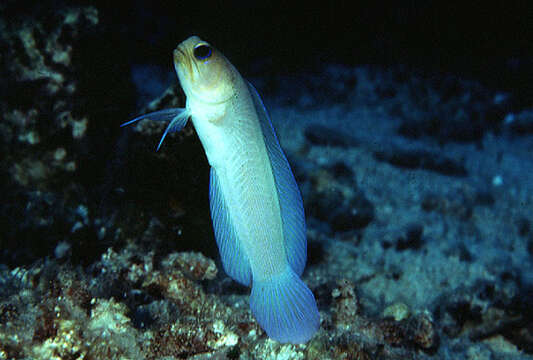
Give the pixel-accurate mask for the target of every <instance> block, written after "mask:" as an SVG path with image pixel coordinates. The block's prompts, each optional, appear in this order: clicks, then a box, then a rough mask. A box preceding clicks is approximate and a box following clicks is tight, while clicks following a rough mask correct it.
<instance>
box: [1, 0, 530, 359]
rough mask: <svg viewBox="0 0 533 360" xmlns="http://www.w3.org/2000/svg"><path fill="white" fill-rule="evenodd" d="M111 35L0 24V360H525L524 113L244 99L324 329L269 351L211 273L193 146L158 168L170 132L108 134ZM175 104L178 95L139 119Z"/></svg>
mask: <svg viewBox="0 0 533 360" xmlns="http://www.w3.org/2000/svg"><path fill="white" fill-rule="evenodd" d="M13 4H14V2H13V1H6V2H5V3H3V4H0V10H2V13H4V14H5V13H7V12H8V11H9V8H10V6H14V5H13ZM43 12H44V13H43ZM8 20H9V21H8ZM108 21H109V19H105V18H103V17H102V15H101V13H100V12H99V10H97V9H96V8H95V7H93V6H75V5H72V6H65V7H63V8H62V9H61V11H57V10H49V12H46V9H45V8H44V7H43V8H41V7H36V8H35V9H34V13H31V12H30V13H24V14H23V15H21V16H20V17H16V16H15V18H14V19H7V18H5V17H1V18H0V28H2V29H3V31H2V32H0V44H1V46H2V50H3V51H2V55H1V57H0V59H1V63H0V65H1V71H2V74H3V78H4V79H5V81H4V82H3V83H2V85H1V86H2V89H1V91H2V98H1V99H0V106H1V108H2V112H3V114H4V117H3V120H2V122H1V123H0V146H1V150H2V153H3V155H4V156H3V157H2V159H1V160H0V164H1V166H0V168H1V169H2V179H3V180H2V183H1V186H2V190H3V194H4V196H3V201H2V204H0V212H1V213H0V215H1V219H2V220H1V221H2V229H3V230H4V234H3V236H2V238H0V360H3V359H6V360H7V359H46V360H49V359H65V360H66V359H69V360H70V359H87V360H92V359H154V360H155V359H161V360H163V359H165V360H167V359H168V360H169V359H243V360H244V359H457V358H462V359H471V360H474V359H500V358H505V359H533V327H532V325H531V324H533V312H532V310H531V304H533V271H532V269H533V229H532V226H531V221H533V218H532V217H531V214H533V183H532V182H531V180H530V177H528V176H527V175H525V174H531V173H533V158H532V157H531V149H533V138H532V135H531V133H532V130H531V129H532V128H533V126H532V124H533V122H532V119H533V115H532V113H533V110H531V109H516V108H514V107H513V106H512V101H511V100H512V99H511V95H509V94H506V93H499V92H496V93H495V92H493V91H491V90H488V89H486V88H484V87H483V86H481V85H480V84H478V83H476V82H474V81H467V80H464V79H460V78H457V77H454V76H452V75H442V74H438V75H435V74H420V73H418V72H416V71H413V70H412V69H407V68H405V67H402V66H398V67H393V68H390V69H384V68H380V67H370V66H361V67H353V68H350V67H345V66H340V65H324V68H323V69H322V72H321V73H318V74H317V73H314V74H305V73H304V74H300V75H291V76H290V77H287V76H283V75H280V76H279V77H277V78H271V79H268V82H267V81H266V80H265V79H253V78H252V79H250V80H251V81H252V82H253V83H254V84H257V88H258V90H259V91H260V92H262V90H263V89H262V87H264V90H265V91H264V93H266V94H268V95H267V96H266V97H265V103H266V105H267V108H268V109H269V110H270V114H271V116H272V121H273V123H274V126H275V127H276V129H277V130H278V135H279V139H280V142H281V144H282V146H283V148H284V149H285V150H286V153H287V156H288V159H289V162H290V163H291V165H292V166H293V170H294V173H295V176H296V179H297V181H298V184H299V186H300V189H301V191H302V196H303V199H304V205H305V209H306V214H307V223H308V234H307V235H308V262H307V267H306V270H305V272H304V275H303V280H304V281H305V282H306V283H307V284H308V285H309V287H310V289H311V290H312V291H313V293H314V295H315V298H316V300H317V303H318V308H319V311H320V315H321V325H320V329H319V331H318V332H317V334H316V335H315V336H314V337H313V338H312V339H311V340H310V341H309V342H308V343H307V344H301V345H290V344H279V343H277V342H275V341H273V340H270V339H269V338H268V337H267V335H266V334H265V332H264V331H263V330H262V329H261V328H260V327H259V325H258V324H257V322H256V321H255V319H254V318H253V316H252V314H251V312H250V309H249V304H248V294H249V289H248V288H246V287H243V286H241V285H239V284H238V283H236V282H235V281H233V280H231V279H230V278H229V277H228V276H227V275H226V274H225V273H224V271H223V268H222V265H221V262H220V260H219V256H218V251H217V248H216V244H215V240H214V237H213V233H212V229H211V219H210V215H209V203H208V164H207V161H206V160H205V156H204V154H203V150H202V148H201V144H200V143H199V140H198V139H197V137H196V134H195V133H194V130H193V129H192V127H191V126H190V125H189V126H187V127H186V128H185V129H184V130H183V131H182V132H181V133H179V134H170V135H169V137H168V138H167V140H166V142H165V144H164V146H163V147H162V148H161V149H160V150H159V151H158V152H156V151H155V148H156V145H157V142H158V139H159V137H160V135H161V133H162V132H163V130H164V127H165V124H162V123H158V122H140V123H138V124H136V125H135V126H133V127H132V129H120V128H119V124H120V123H122V122H123V121H125V120H127V119H129V118H131V117H132V114H134V113H135V111H136V110H135V104H136V103H137V102H136V98H135V93H134V88H135V85H134V84H133V82H132V80H131V78H130V75H131V69H130V64H128V63H127V62H121V61H119V59H120V57H121V56H122V55H123V54H124V49H123V48H121V46H126V45H121V41H120V40H121V38H120V37H117V38H114V36H113V34H115V33H114V31H116V29H115V28H113V27H112V26H111V25H110V24H109V23H108ZM102 38H107V39H109V41H108V42H102V41H100V39H102ZM102 47H103V48H102ZM183 103H184V96H183V93H182V92H181V89H180V88H179V85H178V84H177V83H176V84H174V85H171V86H170V87H169V88H168V89H167V90H166V91H164V92H163V94H161V95H160V96H158V97H157V98H156V99H154V100H153V101H151V102H150V103H149V104H148V105H146V106H145V107H144V108H143V109H142V110H141V113H145V112H149V111H155V110H158V109H162V108H168V107H177V106H183Z"/></svg>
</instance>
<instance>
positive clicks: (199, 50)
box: [194, 45, 211, 60]
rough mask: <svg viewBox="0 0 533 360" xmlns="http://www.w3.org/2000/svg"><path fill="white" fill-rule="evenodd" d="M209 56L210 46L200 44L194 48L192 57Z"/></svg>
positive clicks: (201, 57) (200, 58)
mask: <svg viewBox="0 0 533 360" xmlns="http://www.w3.org/2000/svg"><path fill="white" fill-rule="evenodd" d="M210 56H211V48H210V47H209V46H207V45H200V46H197V47H196V48H194V57H195V58H197V59H198V60H203V59H207V58H208V57H210Z"/></svg>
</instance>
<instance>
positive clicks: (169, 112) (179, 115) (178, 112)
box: [120, 108, 190, 151]
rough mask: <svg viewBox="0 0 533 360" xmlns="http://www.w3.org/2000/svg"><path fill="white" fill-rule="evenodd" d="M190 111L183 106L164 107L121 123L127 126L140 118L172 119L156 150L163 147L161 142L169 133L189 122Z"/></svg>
mask: <svg viewBox="0 0 533 360" xmlns="http://www.w3.org/2000/svg"><path fill="white" fill-rule="evenodd" d="M189 116H190V113H189V111H187V109H183V108H171V109H164V110H160V111H156V112H152V113H148V114H144V115H141V116H138V117H136V118H135V119H133V120H130V121H127V122H125V123H123V124H122V125H120V126H121V127H123V126H127V125H130V124H133V123H134V122H137V121H139V120H144V119H148V120H154V121H170V124H168V126H167V128H166V129H165V132H164V133H163V136H162V137H161V140H160V141H159V145H157V149H156V151H158V150H159V148H160V147H161V144H162V143H163V140H165V137H166V136H167V134H168V133H172V132H176V131H180V130H181V129H183V128H184V127H185V125H186V124H187V120H188V119H189Z"/></svg>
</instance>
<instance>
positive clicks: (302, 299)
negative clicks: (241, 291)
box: [250, 266, 320, 344]
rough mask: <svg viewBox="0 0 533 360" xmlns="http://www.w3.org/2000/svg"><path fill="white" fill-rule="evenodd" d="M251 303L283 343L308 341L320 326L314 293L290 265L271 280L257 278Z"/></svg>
mask: <svg viewBox="0 0 533 360" xmlns="http://www.w3.org/2000/svg"><path fill="white" fill-rule="evenodd" d="M250 307H251V309H252V313H253V314H254V316H255V318H256V319H257V322H259V325H261V327H262V328H263V329H264V330H265V331H266V332H267V334H268V336H269V337H270V338H272V339H274V340H277V341H279V342H281V343H287V342H289V343H293V344H301V343H305V342H307V341H308V340H309V339H310V338H311V336H313V334H314V333H315V332H316V331H317V330H318V327H319V326H320V316H319V314H318V309H317V307H316V301H315V298H314V296H313V293H312V292H311V290H309V288H308V287H307V286H306V285H305V284H304V282H303V281H302V280H301V279H300V278H299V277H298V275H296V274H295V273H294V271H293V270H292V269H291V268H290V267H289V266H287V269H286V270H285V271H284V272H283V273H282V274H280V275H277V276H275V277H273V278H271V279H270V280H268V281H256V280H255V279H254V280H253V285H252V294H251V295H250Z"/></svg>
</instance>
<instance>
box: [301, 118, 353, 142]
mask: <svg viewBox="0 0 533 360" xmlns="http://www.w3.org/2000/svg"><path fill="white" fill-rule="evenodd" d="M304 134H305V138H306V139H307V141H308V142H309V143H311V144H312V145H317V146H338V147H342V148H349V147H357V146H358V145H359V141H357V140H356V139H355V138H353V137H352V136H351V135H349V134H346V133H343V132H341V131H339V130H336V129H332V128H329V127H327V126H324V125H318V124H313V125H309V126H307V127H306V128H305V132H304Z"/></svg>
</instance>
